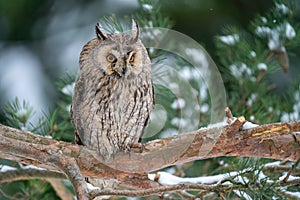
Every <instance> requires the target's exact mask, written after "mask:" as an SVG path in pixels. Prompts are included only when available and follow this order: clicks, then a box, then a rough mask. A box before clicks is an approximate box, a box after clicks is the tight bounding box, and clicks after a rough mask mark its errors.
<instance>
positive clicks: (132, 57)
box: [129, 54, 134, 62]
mask: <svg viewBox="0 0 300 200" xmlns="http://www.w3.org/2000/svg"><path fill="white" fill-rule="evenodd" d="M133 61H134V54H132V55H131V57H130V58H129V62H133Z"/></svg>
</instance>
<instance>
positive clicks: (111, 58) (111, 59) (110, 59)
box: [106, 54, 116, 63]
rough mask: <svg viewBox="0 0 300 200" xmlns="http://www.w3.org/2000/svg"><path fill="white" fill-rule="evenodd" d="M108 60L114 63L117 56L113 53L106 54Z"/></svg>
mask: <svg viewBox="0 0 300 200" xmlns="http://www.w3.org/2000/svg"><path fill="white" fill-rule="evenodd" d="M106 60H107V61H108V62H111V63H113V62H115V61H116V57H115V56H114V55H112V54H109V55H108V56H106Z"/></svg>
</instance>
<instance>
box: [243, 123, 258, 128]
mask: <svg viewBox="0 0 300 200" xmlns="http://www.w3.org/2000/svg"><path fill="white" fill-rule="evenodd" d="M257 126H259V125H257V124H253V123H251V122H246V123H245V124H243V128H242V130H247V129H250V128H254V127H257Z"/></svg>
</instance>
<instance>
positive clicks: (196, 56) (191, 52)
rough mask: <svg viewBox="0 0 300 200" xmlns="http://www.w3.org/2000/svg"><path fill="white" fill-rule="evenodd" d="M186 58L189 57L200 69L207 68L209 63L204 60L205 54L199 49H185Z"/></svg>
mask: <svg viewBox="0 0 300 200" xmlns="http://www.w3.org/2000/svg"><path fill="white" fill-rule="evenodd" d="M185 53H186V55H187V56H189V57H191V59H193V61H195V62H196V63H195V64H196V66H198V65H200V67H204V68H208V66H209V64H208V63H209V62H208V61H207V59H206V54H205V53H204V52H203V51H201V50H200V49H196V48H187V49H186V50H185Z"/></svg>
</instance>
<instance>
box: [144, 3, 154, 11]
mask: <svg viewBox="0 0 300 200" xmlns="http://www.w3.org/2000/svg"><path fill="white" fill-rule="evenodd" d="M142 7H143V9H144V10H145V11H147V12H151V10H152V9H153V6H152V5H150V4H142Z"/></svg>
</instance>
